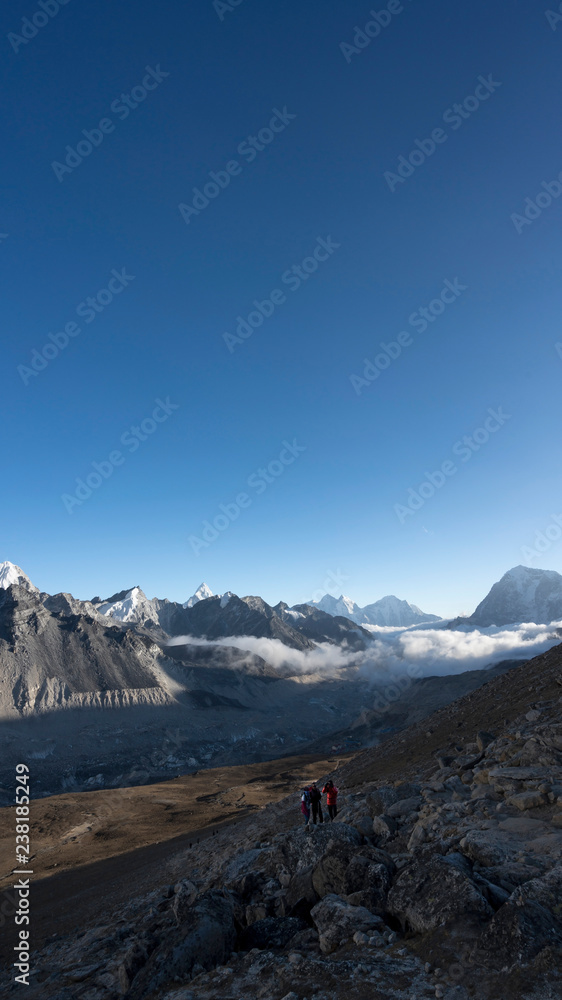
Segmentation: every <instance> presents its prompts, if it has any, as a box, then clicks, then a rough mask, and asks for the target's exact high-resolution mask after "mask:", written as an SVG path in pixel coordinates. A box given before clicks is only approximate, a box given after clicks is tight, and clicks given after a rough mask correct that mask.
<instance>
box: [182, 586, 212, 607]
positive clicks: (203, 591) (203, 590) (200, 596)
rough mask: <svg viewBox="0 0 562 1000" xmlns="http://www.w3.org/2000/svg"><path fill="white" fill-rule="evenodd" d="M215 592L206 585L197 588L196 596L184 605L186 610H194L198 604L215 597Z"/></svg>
mask: <svg viewBox="0 0 562 1000" xmlns="http://www.w3.org/2000/svg"><path fill="white" fill-rule="evenodd" d="M214 596H215V595H214V594H213V591H212V590H211V588H210V587H209V586H207V584H206V583H202V584H201V586H200V587H198V588H197V590H196V591H195V593H194V594H192V596H191V597H190V598H189V600H188V601H186V602H185V604H184V605H183V607H184V608H192V607H193V605H194V604H198V603H199V601H206V600H207V598H208V597H214Z"/></svg>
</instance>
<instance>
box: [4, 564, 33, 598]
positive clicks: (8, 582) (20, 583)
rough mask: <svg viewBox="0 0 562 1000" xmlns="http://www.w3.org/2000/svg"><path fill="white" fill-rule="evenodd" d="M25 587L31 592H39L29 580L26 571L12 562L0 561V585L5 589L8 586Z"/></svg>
mask: <svg viewBox="0 0 562 1000" xmlns="http://www.w3.org/2000/svg"><path fill="white" fill-rule="evenodd" d="M12 586H16V587H25V589H26V590H30V591H31V592H32V593H39V591H38V588H37V587H36V586H35V584H34V583H32V582H31V580H30V579H29V577H28V575H27V573H24V571H23V570H22V569H20V567H19V566H16V564H15V563H13V562H3V563H0V587H1V588H2V589H3V590H7V589H8V587H12Z"/></svg>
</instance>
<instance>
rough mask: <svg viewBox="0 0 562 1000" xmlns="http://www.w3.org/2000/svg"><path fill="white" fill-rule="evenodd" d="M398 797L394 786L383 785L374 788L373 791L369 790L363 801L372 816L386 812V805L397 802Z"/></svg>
mask: <svg viewBox="0 0 562 1000" xmlns="http://www.w3.org/2000/svg"><path fill="white" fill-rule="evenodd" d="M400 797H401V796H400V794H399V792H398V791H397V789H396V788H392V787H391V786H385V787H383V788H377V789H375V791H374V792H369V794H368V795H367V798H366V800H365V801H366V804H367V808H368V810H369V812H370V814H371V816H373V817H374V816H382V815H383V813H386V811H387V809H388V807H389V806H390V805H392V804H393V803H394V802H397V801H398V799H399V798H400Z"/></svg>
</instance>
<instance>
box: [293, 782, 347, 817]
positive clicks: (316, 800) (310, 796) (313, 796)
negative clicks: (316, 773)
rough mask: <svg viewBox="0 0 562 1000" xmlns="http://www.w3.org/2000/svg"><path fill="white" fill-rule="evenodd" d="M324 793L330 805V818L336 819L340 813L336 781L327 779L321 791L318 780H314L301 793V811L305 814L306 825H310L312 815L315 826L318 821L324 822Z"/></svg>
mask: <svg viewBox="0 0 562 1000" xmlns="http://www.w3.org/2000/svg"><path fill="white" fill-rule="evenodd" d="M323 795H325V796H326V805H327V806H328V816H329V817H330V820H334V819H335V818H336V816H337V815H338V790H337V788H336V786H335V785H334V782H333V781H327V782H326V784H325V785H324V788H323V789H322V791H320V789H319V788H318V785H317V784H316V782H315V781H313V782H312V784H311V785H309V786H308V788H304V789H303V791H302V794H301V813H302V814H303V816H304V824H305V826H310V823H311V817H312V823H314V825H315V826H316V824H317V823H318V822H320V823H323V822H324V815H323V813H322V796H323ZM327 821H328V820H327V818H326V822H327Z"/></svg>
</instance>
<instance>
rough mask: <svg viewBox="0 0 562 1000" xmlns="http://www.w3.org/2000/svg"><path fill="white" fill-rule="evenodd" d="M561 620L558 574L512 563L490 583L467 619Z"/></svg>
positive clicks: (507, 621) (491, 622)
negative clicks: (489, 586)
mask: <svg viewBox="0 0 562 1000" xmlns="http://www.w3.org/2000/svg"><path fill="white" fill-rule="evenodd" d="M560 619H562V576H560V574H559V573H556V572H555V570H548V569H537V568H535V567H534V566H514V567H513V569H510V570H508V571H507V573H504V575H503V576H502V578H501V580H498V582H497V583H495V584H494V586H493V587H492V589H491V590H490V592H489V594H487V596H486V597H485V598H484V600H483V601H481V602H480V604H479V605H478V607H477V608H476V611H475V612H474V614H472V615H471V616H470V618H469V619H468V621H469V622H470V623H471V624H474V625H484V626H487V625H508V624H513V623H514V622H535V624H541V623H542V624H545V623H546V624H548V623H549V622H552V621H559V620H560Z"/></svg>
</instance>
